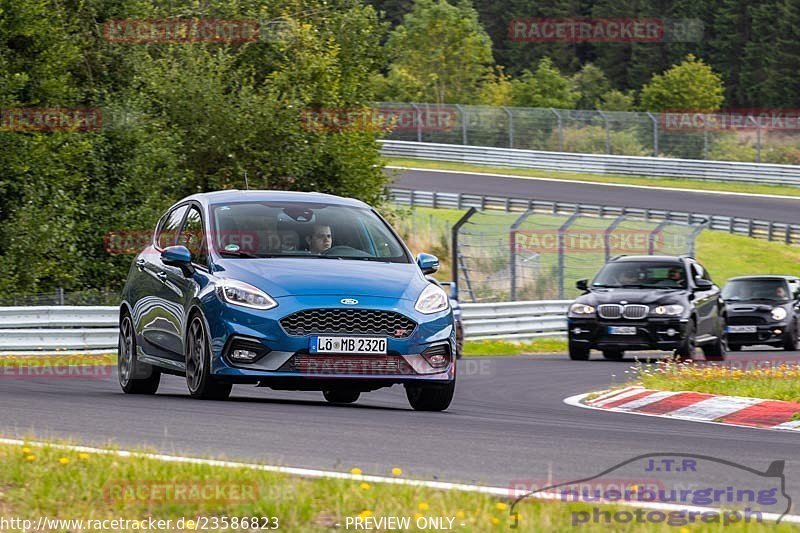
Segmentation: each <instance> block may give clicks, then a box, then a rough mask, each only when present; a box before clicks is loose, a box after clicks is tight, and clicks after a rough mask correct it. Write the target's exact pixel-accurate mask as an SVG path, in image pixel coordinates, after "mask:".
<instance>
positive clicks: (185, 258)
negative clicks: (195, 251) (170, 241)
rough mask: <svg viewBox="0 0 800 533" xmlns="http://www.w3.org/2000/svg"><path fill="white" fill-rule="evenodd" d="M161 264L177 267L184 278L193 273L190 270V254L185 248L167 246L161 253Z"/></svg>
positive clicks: (192, 270)
mask: <svg viewBox="0 0 800 533" xmlns="http://www.w3.org/2000/svg"><path fill="white" fill-rule="evenodd" d="M161 262H162V263H164V264H165V265H169V266H174V267H178V268H180V269H181V271H182V272H183V274H184V275H185V276H188V275H190V274H191V273H192V272H194V268H192V252H190V251H189V249H188V248H187V247H185V246H168V247H167V248H164V250H163V251H162V252H161Z"/></svg>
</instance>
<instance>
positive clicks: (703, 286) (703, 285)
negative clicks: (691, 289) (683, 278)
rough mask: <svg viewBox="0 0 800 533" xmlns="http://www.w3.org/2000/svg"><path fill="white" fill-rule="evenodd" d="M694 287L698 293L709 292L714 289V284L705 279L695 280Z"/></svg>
mask: <svg viewBox="0 0 800 533" xmlns="http://www.w3.org/2000/svg"><path fill="white" fill-rule="evenodd" d="M694 285H695V287H696V288H697V290H698V291H708V290H711V289H713V288H714V283H712V282H711V281H708V280H707V279H703V278H694Z"/></svg>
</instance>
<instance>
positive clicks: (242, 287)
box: [217, 279, 278, 310]
mask: <svg viewBox="0 0 800 533" xmlns="http://www.w3.org/2000/svg"><path fill="white" fill-rule="evenodd" d="M217 294H219V297H220V298H222V300H223V301H225V302H228V303H229V304H233V305H241V306H242V307H250V308H252V309H261V310H265V309H272V308H273V307H278V302H276V301H275V300H273V299H272V297H270V295H269V294H267V293H266V292H264V291H262V290H261V289H259V288H258V287H253V286H252V285H250V284H249V283H245V282H244V281H238V280H235V279H226V280H223V281H222V282H221V283H220V284H219V285H218V286H217Z"/></svg>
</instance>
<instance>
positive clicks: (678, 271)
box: [667, 267, 683, 285]
mask: <svg viewBox="0 0 800 533" xmlns="http://www.w3.org/2000/svg"><path fill="white" fill-rule="evenodd" d="M667 279H668V280H670V281H673V282H675V285H681V284H682V283H683V269H682V268H680V267H671V268H670V269H669V272H668V273H667Z"/></svg>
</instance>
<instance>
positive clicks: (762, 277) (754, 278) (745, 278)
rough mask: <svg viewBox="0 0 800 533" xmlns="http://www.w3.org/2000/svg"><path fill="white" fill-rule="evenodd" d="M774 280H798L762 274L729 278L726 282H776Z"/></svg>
mask: <svg viewBox="0 0 800 533" xmlns="http://www.w3.org/2000/svg"><path fill="white" fill-rule="evenodd" d="M776 279H784V280H787V281H788V280H796V279H798V278H797V276H781V275H777V274H774V275H773V274H764V275H751V276H737V277H735V278H730V279H729V280H728V281H757V280H758V281H762V280H776Z"/></svg>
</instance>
